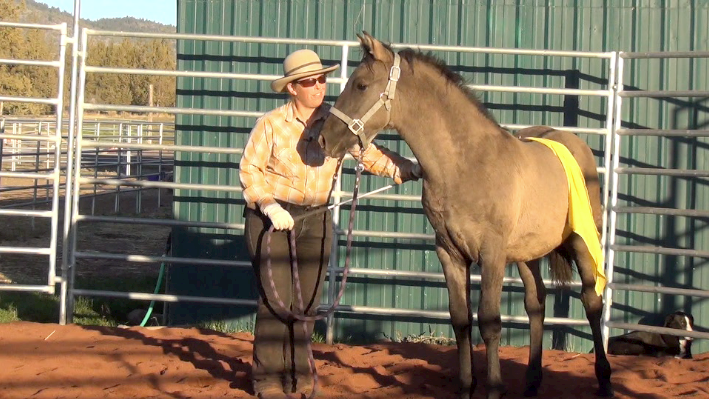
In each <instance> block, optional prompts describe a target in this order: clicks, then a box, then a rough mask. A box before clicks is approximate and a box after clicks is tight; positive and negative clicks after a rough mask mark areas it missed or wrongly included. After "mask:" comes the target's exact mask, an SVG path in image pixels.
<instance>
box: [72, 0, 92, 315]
mask: <svg viewBox="0 0 709 399" xmlns="http://www.w3.org/2000/svg"><path fill="white" fill-rule="evenodd" d="M75 1H76V3H80V1H81V0H75ZM75 15H76V14H75ZM87 46H88V35H87V34H86V30H85V29H84V30H82V31H81V43H80V45H79V47H80V50H81V68H80V69H79V87H80V88H81V90H79V93H78V98H77V99H76V103H77V107H78V109H79V112H78V120H77V121H78V123H77V132H78V133H77V136H76V154H77V160H76V163H77V165H79V166H80V165H81V151H82V150H81V146H82V144H81V140H82V138H83V137H82V136H83V131H82V127H83V123H84V94H85V93H84V92H85V90H84V88H85V87H86V68H85V67H86V48H87ZM80 178H81V168H80V167H77V168H76V169H75V170H74V181H76V182H77V184H74V193H73V196H72V198H71V200H72V210H71V225H72V226H73V227H74V228H73V229H72V231H71V234H72V238H71V253H70V256H69V265H70V267H69V281H68V285H69V309H71V310H72V313H73V309H74V284H75V282H76V234H77V230H76V226H77V218H78V216H79V200H80V198H81V190H80V187H79V184H78V182H79V179H80Z"/></svg>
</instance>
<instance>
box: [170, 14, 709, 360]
mask: <svg viewBox="0 0 709 399" xmlns="http://www.w3.org/2000/svg"><path fill="white" fill-rule="evenodd" d="M708 19H709V2H707V1H699V0H695V1H690V0H685V1H679V0H677V1H671V0H670V1H637V0H636V1H630V0H625V1H618V2H609V1H605V0H591V1H584V2H580V1H571V0H555V1H541V0H537V1H524V0H516V1H512V0H506V1H463V0H459V1H454V0H448V1H435V0H406V1H404V0H377V1H374V0H359V1H352V0H350V1H348V0H330V1H317V0H262V1H258V2H255V1H248V0H179V1H178V32H181V33H209V34H221V35H239V36H254V37H259V36H261V37H280V38H308V39H336V40H355V39H356V37H355V34H356V33H358V32H360V31H362V30H367V31H368V32H370V33H372V34H373V35H375V36H376V37H378V38H379V39H382V40H384V41H388V42H394V43H415V44H426V43H431V44H442V45H458V46H478V47H507V48H524V49H549V50H582V51H611V50H624V51H659V50H707V48H708V47H709V46H708V36H709V35H708V34H707V26H709V25H708V24H707V20H708ZM301 47H302V46H295V45H273V44H264V45H259V44H249V43H245V44H242V43H234V44H226V43H218V42H207V43H194V42H185V43H180V45H179V48H178V59H179V63H178V67H179V68H180V69H182V70H208V71H230V72H246V73H263V74H278V73H279V71H280V63H281V62H282V59H283V57H285V55H287V54H288V53H289V52H291V51H293V50H295V49H297V48H301ZM314 50H316V51H318V52H319V53H320V55H321V57H322V58H323V60H324V62H325V63H326V64H333V63H337V62H339V58H340V49H339V48H334V47H328V46H319V47H317V48H314ZM436 55H438V56H439V57H441V58H442V59H444V60H445V61H446V62H447V63H448V64H449V65H450V66H451V68H452V69H454V70H455V71H457V72H459V73H461V74H462V75H463V76H464V77H465V78H466V79H468V80H469V81H470V82H471V83H474V84H495V85H519V86H532V87H557V88H564V87H569V88H581V89H603V88H607V80H608V61H607V60H596V59H582V58H561V57H556V58H548V57H539V56H514V55H491V54H471V53H456V52H445V53H443V52H436ZM360 57H361V54H360V52H359V50H358V49H354V50H353V51H351V52H350V57H349V59H350V61H351V62H353V63H356V62H357V61H359V59H360ZM645 63H646V64H645V66H643V64H642V62H640V61H634V62H630V63H628V64H627V66H628V68H627V71H626V75H625V82H626V83H627V84H628V85H630V86H635V87H638V88H641V89H655V88H667V89H670V88H672V87H681V86H682V85H684V87H685V88H695V89H702V88H703V89H705V90H706V88H707V81H706V80H707V63H706V61H704V60H703V61H686V60H681V61H665V62H664V64H663V63H659V62H649V63H648V62H645ZM687 68H690V69H689V71H688V70H687ZM351 70H352V69H351V68H350V71H351ZM661 76H663V77H664V78H660V77H661ZM687 85H689V86H691V87H689V86H687ZM329 89H330V93H331V96H330V98H329V100H330V101H334V98H335V95H336V93H337V87H336V86H335V85H332V86H330V88H329ZM480 97H481V99H482V100H483V101H484V103H485V104H486V105H487V106H488V107H489V108H490V109H491V111H492V113H493V114H494V115H495V117H496V118H497V119H498V120H499V121H500V122H501V123H503V124H511V123H518V124H548V125H565V124H566V125H578V126H584V127H594V128H598V127H603V126H604V123H605V120H606V109H607V103H606V100H605V99H603V98H596V97H593V98H591V97H580V98H573V97H570V96H569V97H567V98H565V97H564V96H551V95H540V94H524V93H481V94H480ZM178 99H179V104H180V105H181V106H191V107H195V108H200V107H204V108H221V109H238V110H248V111H261V112H265V111H268V110H270V109H272V108H274V107H276V106H277V105H279V104H281V103H282V102H283V100H284V99H283V97H282V96H278V95H274V94H273V93H271V92H270V89H269V87H268V83H267V82H254V81H243V80H221V81H220V80H217V79H179V80H178ZM633 101H635V103H634V104H633V105H632V106H628V107H626V108H625V112H624V114H623V120H624V122H625V124H626V125H637V126H647V127H662V126H689V125H690V124H691V125H692V126H696V127H701V126H706V124H707V122H706V120H707V112H706V108H707V106H706V101H704V102H703V103H702V102H701V101H697V102H696V103H691V104H692V105H688V104H687V101H684V100H683V101H681V102H680V103H681V104H683V105H680V104H678V103H677V102H674V101H673V100H662V101H657V100H633ZM682 110H684V111H682ZM692 115H693V116H692ZM691 118H694V119H691ZM689 121H691V123H690V122H689ZM253 122H254V119H253V118H217V117H200V116H181V117H179V118H178V140H179V142H180V143H183V144H203V145H220V146H235V147H240V146H243V143H244V142H245V140H246V137H247V134H248V131H249V130H250V128H251V126H252V125H253ZM582 136H583V137H584V138H586V139H587V140H588V142H589V143H590V144H591V146H592V147H593V148H594V150H595V153H596V155H597V156H599V163H600V156H602V148H603V145H604V139H603V138H602V137H599V136H590V135H582ZM380 137H381V139H380V140H379V142H380V143H382V144H384V145H386V146H387V147H389V148H390V149H393V150H395V151H398V152H400V153H402V154H404V155H411V152H410V150H409V149H408V147H407V146H406V144H405V143H403V142H402V141H401V140H399V139H398V136H396V135H395V134H385V135H383V136H380ZM667 144H669V145H670V147H667ZM704 145H705V144H704V140H695V141H694V142H691V143H685V142H684V141H682V140H659V139H635V140H633V141H632V142H631V143H630V144H629V145H628V146H626V147H625V148H626V150H625V152H624V153H623V156H624V159H628V157H630V158H632V159H634V160H635V161H633V162H643V163H646V164H650V165H653V164H659V162H661V161H662V162H664V161H667V160H671V161H672V160H674V162H676V163H679V164H685V163H686V162H694V163H696V165H697V166H700V167H702V165H704V162H706V155H705V154H704V147H703V146H704ZM672 146H674V147H672ZM690 148H693V150H691V151H690V153H694V154H695V155H694V157H693V158H691V160H688V159H689V157H687V158H686V159H685V158H683V157H680V156H679V154H686V153H687V152H685V151H687V150H688V149H690ZM237 158H238V157H231V158H225V157H224V156H216V155H200V154H192V155H184V156H179V157H178V160H179V163H178V165H177V167H176V171H177V175H176V177H177V180H176V181H178V182H200V181H202V182H212V183H219V184H230V185H236V184H238V176H237V173H236V168H235V164H236V163H237V162H238V159H237ZM207 162H210V163H207ZM349 166H350V167H351V165H349ZM661 180H662V179H657V178H651V177H650V178H648V177H646V178H641V177H638V178H633V179H629V180H628V181H627V182H626V183H624V184H625V186H623V191H622V193H623V195H622V197H621V198H622V199H623V200H624V201H625V200H627V199H628V198H632V197H638V198H643V199H644V200H647V201H650V202H652V203H656V202H658V201H660V202H662V201H664V203H665V204H668V201H671V202H672V204H679V205H680V206H687V205H688V201H690V200H691V199H692V198H694V201H695V203H693V205H694V206H696V207H699V208H701V204H703V203H706V202H705V201H704V202H702V200H704V199H705V196H706V195H707V194H706V193H705V192H704V188H703V185H702V183H703V182H702V181H693V182H692V181H689V180H687V179H676V180H678V181H676V182H670V181H669V180H668V181H665V182H663V181H661ZM353 183H354V177H353V174H352V171H351V169H349V170H346V174H345V177H344V178H343V187H345V188H351V187H352V186H353ZM385 184H388V181H386V180H384V179H381V178H375V177H365V178H364V179H363V186H362V187H363V188H362V190H363V191H369V190H371V189H374V188H377V187H381V186H383V185H385ZM683 190H684V191H683ZM687 190H689V191H687ZM392 191H394V192H398V193H402V194H420V184H416V183H408V184H405V185H403V186H402V187H398V188H396V189H395V190H391V191H390V192H392ZM176 194H177V200H176V204H175V205H176V207H175V209H176V217H178V218H180V219H187V220H219V221H230V222H241V221H242V218H241V209H242V208H241V206H242V202H241V201H240V199H239V198H240V197H239V196H238V195H224V194H217V193H208V192H202V193H198V192H191V191H185V190H183V191H179V190H178V191H177V193H176ZM195 196H196V197H197V198H198V199H197V200H194V198H192V197H195ZM217 197H218V198H217ZM199 198H205V199H204V200H199ZM358 209H359V210H358V213H357V218H356V224H355V228H356V229H363V230H364V229H369V230H376V231H406V232H416V233H429V234H430V233H432V232H431V228H430V226H429V224H428V222H427V221H426V220H425V218H424V217H423V215H422V214H421V207H420V204H418V203H409V202H395V201H389V200H363V201H362V202H361V204H360V207H359V208H358ZM348 214H349V212H348V211H347V210H343V211H342V213H341V220H342V221H346V220H347V218H348ZM656 219H658V218H656V217H649V216H645V217H643V216H633V217H629V218H626V219H623V218H621V225H620V228H621V229H624V230H627V229H628V228H630V227H631V228H632V230H633V232H634V233H633V234H634V235H637V234H639V235H642V236H648V237H649V236H651V235H652V234H657V235H658V236H659V237H660V238H661V239H662V240H664V241H663V244H664V245H670V244H671V243H670V241H672V240H678V239H681V240H684V241H682V242H683V243H684V242H686V244H687V245H693V246H696V247H699V246H700V244H703V243H706V242H707V239H706V237H705V234H706V233H704V231H703V229H702V227H703V225H702V223H700V222H695V223H694V224H693V225H688V224H683V223H685V221H683V220H678V221H676V222H669V221H668V220H667V218H665V219H663V220H662V221H660V222H658V221H657V220H656ZM343 225H344V222H343ZM668 229H669V230H672V234H670V235H668V234H667V233H668V231H669V230H668ZM205 234H207V237H210V236H209V235H210V234H211V235H214V236H213V238H211V239H209V240H206V239H200V240H199V241H198V242H199V246H197V245H195V244H194V242H195V241H193V240H195V238H193V237H202V236H204V235H205ZM220 234H222V232H218V231H207V230H194V231H191V232H184V234H183V235H182V236H180V235H179V234H178V235H177V238H178V239H179V237H183V241H181V245H175V246H174V247H175V251H176V252H179V253H178V254H177V255H178V256H205V255H206V254H208V255H209V256H213V257H216V258H233V257H235V256H236V257H238V258H240V259H246V257H245V254H244V253H243V251H242V250H241V249H238V250H237V249H234V246H235V243H234V242H232V241H234V240H237V241H238V232H230V234H232V235H220ZM688 234H689V236H690V238H687V235H688ZM621 236H623V235H622V234H621ZM626 236H627V234H626ZM631 238H633V237H631ZM176 240H177V239H176ZM343 243H344V242H342V244H343ZM341 248H344V247H343V246H341ZM342 252H343V253H344V251H342ZM342 256H344V255H342ZM352 261H353V264H352V266H353V267H369V268H385V269H400V270H421V271H432V272H437V271H440V265H439V263H438V259H437V257H436V255H435V251H434V250H433V247H432V245H431V243H422V242H417V241H411V240H395V239H381V238H364V237H359V238H356V242H355V250H354V251H353V256H352ZM667 262H668V260H667V259H664V260H663V257H656V256H649V255H627V254H620V256H619V257H618V260H617V265H618V269H617V270H620V271H621V275H622V273H623V269H625V270H626V272H625V273H627V274H628V275H633V276H635V275H636V274H639V275H645V274H652V275H656V274H657V273H658V272H661V273H660V276H662V273H671V276H673V277H674V276H677V275H678V274H679V272H680V271H682V270H685V268H688V267H692V268H693V271H692V273H687V277H681V278H680V280H681V281H679V282H681V283H684V284H687V285H691V286H693V287H701V286H702V284H703V285H704V286H705V287H706V286H707V284H708V283H707V281H709V280H708V279H709V277H708V276H707V273H709V272H707V270H706V268H707V267H706V265H705V264H704V263H701V262H699V261H698V260H695V261H694V263H693V264H691V265H690V264H689V263H687V261H686V260H684V259H674V260H672V265H673V267H674V268H675V269H671V270H670V269H668V268H667V266H666V264H667ZM343 263H344V258H343V259H341V262H340V264H343ZM630 269H632V272H631V271H630ZM209 273H210V274H214V275H215V277H214V278H213V280H209V281H205V282H204V284H202V285H201V286H199V287H197V288H194V289H195V290H202V291H203V292H204V291H206V290H210V292H212V293H213V294H214V295H219V293H218V292H215V291H213V290H211V284H213V283H214V282H215V281H220V282H221V281H224V280H225V279H226V280H231V281H234V279H233V278H232V274H230V273H226V272H224V271H219V272H217V271H210V272H209ZM232 273H236V272H232ZM202 274H204V268H199V267H195V268H190V267H187V266H186V267H179V268H177V267H176V268H173V270H172V277H173V285H172V286H173V287H175V289H177V288H178V287H179V288H180V289H183V288H184V287H183V286H185V285H190V284H192V282H193V281H194V280H193V279H194V278H195V275H202ZM509 275H510V276H516V275H517V273H516V270H514V269H512V268H510V271H509ZM690 275H691V276H690ZM225 277H226V278H225ZM636 277H637V276H636ZM240 281H244V282H245V284H240V285H238V286H239V289H238V290H237V289H228V288H224V289H223V290H222V292H221V294H222V295H228V296H232V297H242V296H246V297H248V296H250V295H253V294H254V293H253V291H252V290H250V289H248V288H247V287H246V285H247V284H246V283H248V282H249V280H248V279H240ZM628 281H631V280H628ZM634 281H637V280H634ZM700 282H701V283H700ZM664 283H666V284H669V282H668V281H664ZM184 289H186V288H184ZM247 294H248V295H247ZM503 295H504V296H503V309H502V311H503V313H505V314H514V315H518V314H524V307H523V303H522V301H521V298H522V291H521V288H519V287H509V288H506V289H505V293H504V294H503ZM568 296H569V294H563V293H562V294H559V293H557V294H555V292H554V291H551V292H550V295H549V299H548V303H547V309H548V311H547V314H548V315H550V316H552V315H554V316H566V315H567V314H568V315H569V316H571V317H576V318H585V315H584V312H583V309H582V307H581V305H580V301H579V300H578V294H577V293H576V292H572V293H570V296H571V299H570V300H569V298H568ZM658 298H660V299H662V303H663V305H662V306H658V305H655V303H657V301H658ZM615 301H616V304H617V305H618V306H617V308H619V309H624V310H627V311H628V313H625V315H627V316H623V317H626V318H627V319H628V320H637V319H638V318H639V317H641V316H642V315H643V314H645V313H643V312H648V311H650V312H664V311H666V310H669V309H670V308H672V307H681V305H682V304H681V303H672V304H671V305H669V304H668V303H671V302H670V301H669V299H667V298H661V297H660V296H656V295H650V294H617V295H616V298H615ZM473 302H474V307H477V295H474V296H473ZM705 302H706V301H705ZM343 303H345V304H354V305H366V306H374V307H396V308H413V309H419V308H423V309H427V310H443V311H446V310H447V293H446V290H445V285H444V284H443V283H442V282H423V283H418V282H412V281H410V280H405V279H398V280H394V281H392V280H387V279H381V278H376V279H375V278H364V277H361V276H351V277H350V279H349V280H348V287H347V291H346V294H345V297H344V298H343ZM651 304H652V305H651ZM707 306H708V305H706V304H703V303H702V302H701V301H697V303H695V304H692V306H691V307H690V308H688V310H690V309H691V310H692V311H693V312H694V313H695V315H696V316H698V317H697V320H698V322H699V323H701V319H702V318H701V317H700V316H701V315H704V316H707V315H709V309H707ZM627 307H632V308H634V309H638V310H637V311H635V310H631V309H627ZM199 308H200V309H202V308H205V306H203V305H200V307H199ZM210 308H211V307H210ZM194 309H195V311H194V312H197V310H196V309H197V307H195V308H194ZM176 312H177V313H180V314H183V312H180V311H176ZM199 313H200V316H201V315H202V314H203V313H209V311H208V310H204V311H203V310H199ZM190 317H196V316H195V315H190ZM614 317H621V315H620V314H614ZM338 319H339V321H338V327H337V335H338V338H339V339H347V338H353V339H354V338H357V337H367V338H370V337H377V338H378V337H381V336H382V335H386V336H389V337H396V336H397V335H401V336H408V335H418V334H421V333H429V332H433V333H434V334H436V335H438V334H440V333H443V334H445V335H448V336H452V331H451V329H450V327H449V326H448V322H447V321H435V320H433V321H431V320H420V319H419V320H403V319H392V318H390V317H381V318H376V317H360V316H357V317H354V316H344V315H343V316H341V317H338ZM365 319H366V320H365ZM704 319H706V317H705V318H704ZM515 327H524V326H515ZM547 331H549V333H548V334H547V336H546V338H545V346H547V347H549V346H551V345H552V341H553V342H554V343H555V346H557V347H559V346H560V347H565V348H568V349H573V350H587V349H589V348H590V346H589V342H588V340H587V338H588V329H583V328H582V329H572V328H566V327H562V326H559V327H552V326H548V327H547ZM564 332H571V334H569V335H568V336H564V334H563V333H564ZM615 332H618V331H617V330H616V331H615ZM475 334H476V339H478V340H479V337H477V331H476V332H475ZM567 338H568V339H567ZM527 342H528V337H527V333H526V331H524V330H520V329H519V328H513V329H505V330H504V334H503V343H504V344H511V345H522V344H526V343H527ZM695 344H698V345H695V351H696V349H700V350H707V349H706V346H701V345H705V344H704V343H702V341H698V342H697V343H695Z"/></svg>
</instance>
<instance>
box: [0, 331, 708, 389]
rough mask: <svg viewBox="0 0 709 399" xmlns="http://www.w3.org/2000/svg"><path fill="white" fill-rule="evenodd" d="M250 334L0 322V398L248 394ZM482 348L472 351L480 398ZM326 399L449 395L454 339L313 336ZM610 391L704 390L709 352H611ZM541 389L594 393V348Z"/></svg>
mask: <svg viewBox="0 0 709 399" xmlns="http://www.w3.org/2000/svg"><path fill="white" fill-rule="evenodd" d="M251 348H252V336H251V335H249V334H245V333H239V334H222V333H218V332H214V331H210V330H200V329H195V328H190V329H180V328H163V329H146V328H139V327H133V328H130V329H120V328H107V327H89V326H77V325H68V326H60V325H57V324H38V323H28V322H16V323H9V324H0V364H1V365H2V367H0V398H65V397H66V398H68V397H72V398H216V397H231V398H249V397H252V396H251V394H252V392H251V388H250V384H249V372H250V363H251ZM484 353H485V352H484V348H482V347H478V348H476V350H475V363H476V376H477V377H478V380H479V381H480V383H479V385H478V390H477V392H476V397H479V398H482V397H484V395H483V393H484V383H483V381H484V372H485V371H484V370H485V366H484V365H485V360H484ZM314 354H315V359H316V365H317V368H318V373H319V376H320V381H321V387H322V395H321V396H320V397H325V398H371V399H374V398H387V399H391V398H416V399H424V398H436V399H445V398H453V397H454V390H455V387H456V382H455V376H456V369H457V366H456V363H457V361H456V354H455V347H451V346H435V345H427V344H420V343H384V344H376V345H364V346H348V345H343V344H336V345H332V346H330V345H324V344H315V345H314ZM527 356H528V349H527V348H526V347H522V348H515V347H503V348H502V349H501V350H500V358H501V363H502V373H503V376H504V379H505V382H506V383H507V386H508V388H509V392H508V395H507V397H508V398H517V397H521V392H522V389H523V384H524V370H525V365H526V362H527ZM610 361H611V364H612V367H613V383H614V387H615V390H616V398H633V399H638V398H640V399H661V398H670V397H680V396H681V397H697V398H699V397H709V353H705V354H701V355H699V356H697V357H696V358H695V359H691V360H680V359H674V358H649V357H626V356H610ZM544 365H545V376H544V382H543V383H542V388H541V390H540V393H539V397H540V398H574V399H586V398H588V399H590V398H595V396H594V394H593V393H594V391H595V389H596V387H597V384H596V379H595V377H594V375H593V355H591V354H576V353H569V352H561V351H554V350H548V351H545V352H544Z"/></svg>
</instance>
